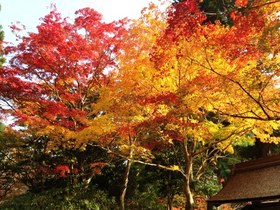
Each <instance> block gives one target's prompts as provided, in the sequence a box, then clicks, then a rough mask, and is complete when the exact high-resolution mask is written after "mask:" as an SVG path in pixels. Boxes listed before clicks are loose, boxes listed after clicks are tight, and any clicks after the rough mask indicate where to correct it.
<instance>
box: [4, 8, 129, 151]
mask: <svg viewBox="0 0 280 210" xmlns="http://www.w3.org/2000/svg"><path fill="white" fill-rule="evenodd" d="M124 25H125V21H116V22H112V23H105V22H103V21H102V16H101V15H100V14H99V13H97V12H96V11H95V10H93V9H90V8H85V9H81V10H78V11H77V12H76V18H75V20H74V22H73V23H71V21H70V20H68V19H67V18H65V19H64V18H62V17H61V15H60V14H59V13H58V12H57V11H56V9H55V8H53V10H52V11H51V12H50V13H49V14H48V15H46V16H45V17H44V18H43V19H42V23H41V24H40V25H39V26H38V27H37V30H38V32H37V33H36V32H32V33H29V34H28V35H27V36H24V37H21V42H20V43H19V44H18V45H17V46H6V47H5V49H4V51H5V54H6V55H12V58H11V60H10V61H9V65H7V66H5V67H3V68H1V84H0V89H1V96H2V98H3V100H4V101H5V102H6V103H7V104H8V105H9V106H10V107H11V109H10V111H11V113H12V114H13V116H14V117H15V118H16V122H15V123H16V124H22V125H23V126H26V127H27V128H28V129H29V130H31V131H32V132H33V133H37V134H41V135H47V136H49V137H50V138H51V139H52V142H49V144H50V145H49V147H50V148H54V147H56V146H61V145H62V146H67V144H66V142H63V139H65V138H64V135H66V133H67V131H76V130H80V129H83V128H85V127H87V126H88V123H89V121H88V119H90V118H91V119H92V118H95V116H97V115H99V114H100V113H98V112H95V111H94V110H93V109H92V107H91V105H92V104H94V103H95V102H96V101H97V100H98V98H99V89H100V88H101V87H103V86H106V85H107V84H109V83H110V79H109V78H110V73H108V72H110V71H111V70H112V69H113V68H116V67H117V65H116V63H115V59H114V58H115V56H116V55H117V53H118V51H119V49H120V44H121V42H122V41H121V39H122V34H123V33H124V32H125V28H124ZM12 28H13V29H14V30H15V31H16V32H17V30H19V29H18V28H17V26H12ZM5 99H6V100H5ZM91 123H92V122H91ZM69 144H71V143H69ZM69 144H68V146H70V147H71V145H69ZM73 145H74V147H82V146H83V144H82V142H80V143H77V142H76V143H74V142H73ZM73 145H72V146H73Z"/></svg>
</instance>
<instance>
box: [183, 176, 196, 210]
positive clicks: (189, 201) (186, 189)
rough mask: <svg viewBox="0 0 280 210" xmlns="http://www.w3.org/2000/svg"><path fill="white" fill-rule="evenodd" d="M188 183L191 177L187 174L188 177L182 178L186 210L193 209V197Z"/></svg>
mask: <svg viewBox="0 0 280 210" xmlns="http://www.w3.org/2000/svg"><path fill="white" fill-rule="evenodd" d="M186 175H187V174H186ZM190 185H191V178H190V176H188V178H185V180H184V194H185V197H186V204H185V209H186V210H193V209H194V199H193V194H192V191H191V187H190Z"/></svg>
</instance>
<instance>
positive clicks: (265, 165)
mask: <svg viewBox="0 0 280 210" xmlns="http://www.w3.org/2000/svg"><path fill="white" fill-rule="evenodd" d="M278 198H279V199H280V155H277V156H271V157H266V158H261V159H257V160H252V161H247V162H244V163H240V164H237V165H235V167H233V172H232V175H231V176H230V177H229V179H228V181H227V183H226V184H225V186H224V187H223V189H222V190H221V191H220V192H218V193H217V194H216V195H215V196H213V197H212V198H210V199H209V200H208V201H207V202H208V203H212V204H222V203H235V202H243V201H262V200H271V199H278Z"/></svg>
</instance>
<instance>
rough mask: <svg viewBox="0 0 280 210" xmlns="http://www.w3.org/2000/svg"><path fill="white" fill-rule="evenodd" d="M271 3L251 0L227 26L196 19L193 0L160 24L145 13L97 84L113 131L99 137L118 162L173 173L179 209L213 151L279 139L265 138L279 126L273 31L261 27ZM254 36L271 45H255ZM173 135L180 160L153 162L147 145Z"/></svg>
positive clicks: (273, 16)
mask: <svg viewBox="0 0 280 210" xmlns="http://www.w3.org/2000/svg"><path fill="white" fill-rule="evenodd" d="M237 4H238V6H240V7H243V6H244V5H243V4H241V3H240V2H238V3H237ZM278 6H279V4H278V2H273V3H271V4H263V2H262V1H255V2H254V3H253V5H252V6H251V10H250V11H248V12H247V13H245V14H241V13H238V12H237V13H235V14H234V15H235V16H234V18H232V19H233V21H234V24H233V26H232V27H229V26H225V25H222V24H219V23H218V22H217V23H207V24H204V20H205V19H206V15H205V14H204V13H203V12H202V11H201V10H200V9H199V5H198V1H182V2H181V3H177V4H176V5H175V6H174V8H171V9H170V10H169V16H168V17H167V22H166V23H165V22H164V21H162V20H163V19H164V18H163V17H160V18H159V19H155V18H154V17H153V16H145V18H144V20H148V21H147V22H144V24H143V22H142V23H141V21H140V23H139V25H137V26H136V27H135V28H134V29H133V30H132V31H130V33H132V34H133V32H134V31H138V32H136V34H134V35H135V37H134V38H131V40H133V44H131V43H130V46H129V47H127V48H125V49H124V51H125V52H124V56H123V58H121V62H120V67H121V68H120V71H119V72H118V75H117V79H116V81H117V82H116V86H114V87H113V88H112V89H111V90H108V89H107V91H108V92H106V95H107V96H108V98H107V100H105V102H104V103H107V104H109V106H108V108H109V107H111V109H108V110H105V112H106V113H107V116H110V118H111V119H113V122H114V127H112V129H113V130H114V129H115V132H113V133H111V134H110V135H109V136H105V140H107V141H109V140H110V142H111V143H115V144H118V143H119V144H120V146H119V147H115V148H117V149H118V150H119V152H120V155H123V156H124V157H126V158H127V160H128V162H127V163H128V165H129V162H140V163H144V164H147V165H151V166H155V167H159V168H163V169H166V170H171V171H177V172H179V173H181V174H182V176H183V179H184V193H185V196H186V209H193V207H194V200H193V194H192V190H193V189H191V185H192V183H193V182H194V181H195V180H199V179H200V178H201V176H203V170H204V169H205V168H206V167H207V166H208V165H209V163H211V162H212V161H214V162H215V159H217V158H218V157H219V156H220V155H221V154H224V153H233V152H234V151H233V145H235V144H239V143H242V142H244V141H247V142H253V141H254V140H255V138H260V139H261V141H270V142H275V143H278V142H279V140H278V138H277V137H273V131H274V130H275V129H278V126H279V122H278V121H279V104H278V99H277V96H278V92H279V90H278V88H277V83H278V81H277V75H278V71H277V70H278V68H279V66H278V64H277V63H279V53H278V48H279V43H278V40H279V39H274V38H271V39H269V40H267V35H265V33H269V35H270V37H277V36H278V34H279V31H278V29H276V28H277V27H274V26H276V25H277V23H278V19H277V8H279V7H278ZM155 16H156V17H158V16H157V15H155ZM231 16H232V17H233V14H231ZM157 20H160V21H159V22H158V21H157ZM160 23H161V24H160ZM146 26H149V28H150V29H151V28H152V30H149V29H147V28H146ZM143 30H144V31H143ZM268 30H269V32H268ZM132 36H133V35H132ZM139 39H140V40H141V41H138V40H139ZM275 40H277V41H276V42H277V43H275ZM263 42H264V43H266V44H268V45H270V44H272V45H273V46H272V47H271V48H270V47H267V48H265V49H266V50H263V49H262V47H261V46H262V45H263V44H262V43H263ZM135 43H141V44H138V45H135ZM266 44H264V45H266ZM132 46H133V47H132ZM272 52H273V53H272ZM260 62H261V64H260ZM263 62H264V63H265V64H264V63H263ZM260 66H261V67H260ZM268 66H269V67H268ZM112 90H113V91H112ZM114 94H117V95H114ZM116 104H117V105H116ZM115 120H116V121H115ZM174 141H176V142H179V143H178V144H176V146H179V147H180V148H181V150H182V152H183V154H184V156H183V157H184V159H183V161H180V160H177V164H174V165H162V164H160V163H153V162H152V161H153V157H154V155H155V154H156V151H157V150H159V149H160V147H165V148H170V149H171V150H172V148H173V147H175V144H174ZM125 142H127V143H125ZM144 155H145V156H144ZM147 156H148V157H147ZM174 156H176V153H174ZM141 158H142V159H146V160H145V161H143V160H142V161H141V160H140V159H141ZM197 161H199V164H197V165H194V163H195V162H197Z"/></svg>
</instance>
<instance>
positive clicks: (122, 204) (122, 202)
mask: <svg viewBox="0 0 280 210" xmlns="http://www.w3.org/2000/svg"><path fill="white" fill-rule="evenodd" d="M126 161H127V164H126V167H125V170H124V179H123V187H122V190H121V193H120V208H121V210H125V195H126V191H127V185H128V180H129V179H128V177H129V172H130V168H131V165H132V162H131V161H130V160H126Z"/></svg>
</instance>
